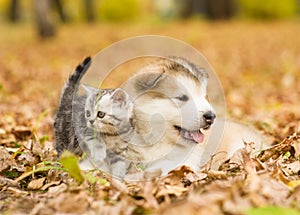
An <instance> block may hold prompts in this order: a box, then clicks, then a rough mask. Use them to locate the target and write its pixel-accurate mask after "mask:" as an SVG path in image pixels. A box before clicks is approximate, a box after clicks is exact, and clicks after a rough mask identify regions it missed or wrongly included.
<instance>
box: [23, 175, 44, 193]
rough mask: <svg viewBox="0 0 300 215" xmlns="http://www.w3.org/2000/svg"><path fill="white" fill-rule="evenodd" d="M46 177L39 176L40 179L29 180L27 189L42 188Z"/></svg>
mask: <svg viewBox="0 0 300 215" xmlns="http://www.w3.org/2000/svg"><path fill="white" fill-rule="evenodd" d="M45 180H46V178H45V177H43V178H38V179H33V180H32V181H30V182H29V184H28V186H27V189H29V190H38V189H40V188H41V187H42V186H43V185H44V182H45Z"/></svg>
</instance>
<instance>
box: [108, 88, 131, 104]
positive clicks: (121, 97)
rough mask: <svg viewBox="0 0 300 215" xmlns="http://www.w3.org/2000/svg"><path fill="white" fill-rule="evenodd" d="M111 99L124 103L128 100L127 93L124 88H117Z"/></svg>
mask: <svg viewBox="0 0 300 215" xmlns="http://www.w3.org/2000/svg"><path fill="white" fill-rule="evenodd" d="M112 99H113V101H114V102H119V103H126V101H127V100H128V94H127V93H126V92H125V90H123V89H121V88H117V89H115V91H114V93H113V95H112Z"/></svg>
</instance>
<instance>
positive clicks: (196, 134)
mask: <svg viewBox="0 0 300 215" xmlns="http://www.w3.org/2000/svg"><path fill="white" fill-rule="evenodd" d="M174 127H175V129H176V130H178V131H179V134H180V136H181V137H182V138H184V139H186V140H189V141H193V142H195V143H202V142H203V141H204V134H203V133H202V132H201V131H200V129H199V130H195V131H188V130H186V129H184V128H182V127H179V126H174Z"/></svg>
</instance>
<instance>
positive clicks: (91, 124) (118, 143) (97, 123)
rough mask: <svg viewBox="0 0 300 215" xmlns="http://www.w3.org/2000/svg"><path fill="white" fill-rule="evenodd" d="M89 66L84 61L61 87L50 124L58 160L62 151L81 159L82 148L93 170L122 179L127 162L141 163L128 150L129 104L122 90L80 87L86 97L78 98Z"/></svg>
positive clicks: (134, 154)
mask: <svg viewBox="0 0 300 215" xmlns="http://www.w3.org/2000/svg"><path fill="white" fill-rule="evenodd" d="M90 64H91V58H90V57H87V58H86V59H85V60H84V61H83V62H82V63H81V64H80V65H79V66H77V68H76V69H75V70H74V71H73V72H72V73H71V75H70V77H69V79H68V81H67V82H66V84H65V86H64V89H63V93H62V95H61V98H60V104H59V108H58V110H57V113H56V116H55V122H54V131H55V142H56V150H57V153H58V157H59V156H60V155H61V153H62V152H63V151H64V150H69V151H71V152H73V153H75V154H76V155H82V154H83V150H82V148H83V149H84V151H85V152H87V154H88V156H89V157H90V159H91V160H92V162H93V163H94V164H95V165H96V166H97V167H99V168H100V169H103V170H106V171H110V172H111V173H113V175H116V176H120V177H123V176H124V175H125V174H126V173H127V170H128V167H129V166H130V164H131V163H132V162H131V160H134V161H136V160H141V159H142V158H141V157H140V155H139V154H138V153H137V152H136V151H135V150H134V149H133V148H132V147H129V140H130V139H131V136H132V133H133V126H132V109H133V104H132V102H131V101H130V100H129V96H128V94H127V93H126V92H125V91H124V90H122V89H116V90H113V89H104V90H103V89H96V88H93V87H89V86H83V87H84V88H85V90H86V92H87V93H86V95H82V96H78V95H77V91H78V85H79V82H80V80H81V78H82V77H83V75H84V74H85V72H86V71H87V69H88V68H89V66H90ZM75 113H76V114H75Z"/></svg>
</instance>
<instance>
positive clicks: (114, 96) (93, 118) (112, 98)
mask: <svg viewBox="0 0 300 215" xmlns="http://www.w3.org/2000/svg"><path fill="white" fill-rule="evenodd" d="M84 88H85V90H86V91H87V100H86V104H85V118H86V120H87V126H88V127H89V128H92V129H94V130H96V131H98V132H102V133H109V134H112V133H116V132H118V130H119V129H123V127H124V126H131V125H130V118H131V116H132V110H133V103H132V102H131V101H130V100H129V96H128V94H127V93H126V92H125V91H124V90H122V89H120V88H117V89H115V90H98V89H96V88H93V87H88V86H84Z"/></svg>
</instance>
